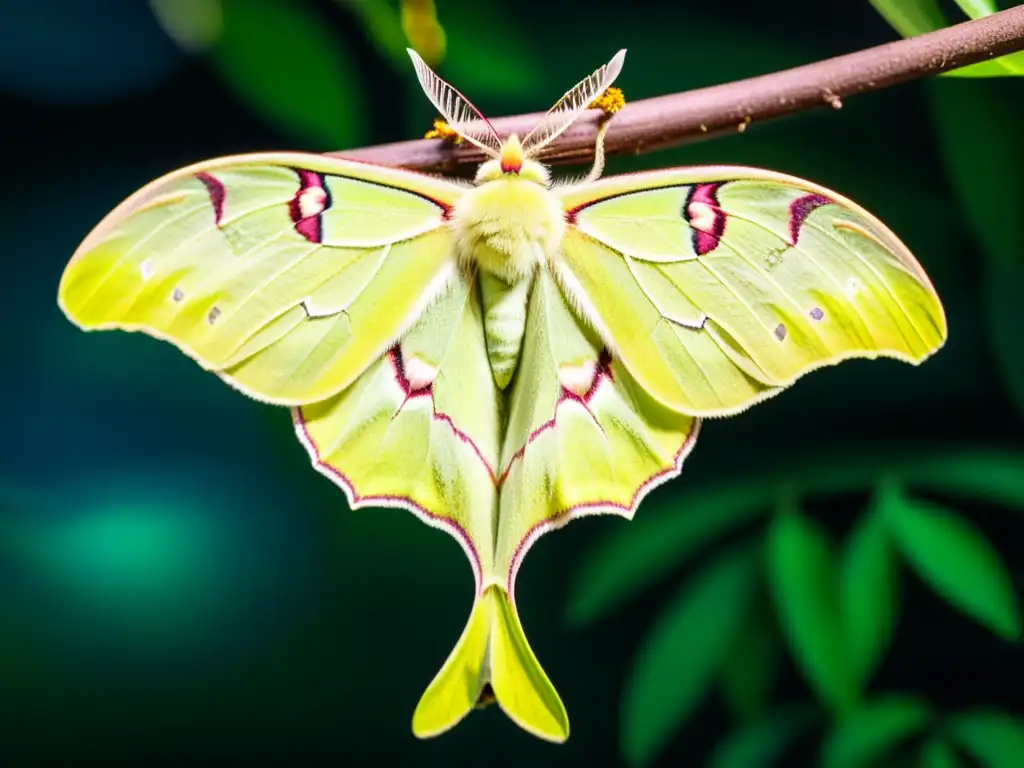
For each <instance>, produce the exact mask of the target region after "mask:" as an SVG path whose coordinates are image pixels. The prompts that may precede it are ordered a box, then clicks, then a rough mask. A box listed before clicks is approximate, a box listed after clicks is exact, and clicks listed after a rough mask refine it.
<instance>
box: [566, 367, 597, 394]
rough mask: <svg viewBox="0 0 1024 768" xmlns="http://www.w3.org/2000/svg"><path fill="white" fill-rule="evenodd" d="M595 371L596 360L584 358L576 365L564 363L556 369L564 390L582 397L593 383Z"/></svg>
mask: <svg viewBox="0 0 1024 768" xmlns="http://www.w3.org/2000/svg"><path fill="white" fill-rule="evenodd" d="M596 372H597V361H596V360H584V361H583V362H582V363H579V364H578V365H572V364H565V365H562V366H560V367H559V369H558V382H559V384H561V385H562V387H563V388H564V389H565V390H567V391H569V392H572V393H573V394H574V395H576V396H578V397H583V396H584V395H585V394H587V392H589V391H590V388H591V387H592V386H593V385H594V374H595V373H596Z"/></svg>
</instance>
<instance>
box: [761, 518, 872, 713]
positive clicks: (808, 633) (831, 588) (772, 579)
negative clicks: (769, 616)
mask: <svg viewBox="0 0 1024 768" xmlns="http://www.w3.org/2000/svg"><path fill="white" fill-rule="evenodd" d="M767 540H768V585H769V588H770V591H771V594H772V598H773V601H774V603H775V610H776V613H777V615H778V618H779V624H780V625H781V627H782V634H783V636H785V638H786V640H787V641H788V643H789V647H790V648H791V650H792V652H793V656H794V658H795V660H796V662H797V665H798V666H799V667H800V669H801V670H802V671H803V673H804V675H805V676H806V677H807V679H808V680H809V682H810V683H811V684H812V685H813V686H814V688H815V690H816V691H817V693H818V696H819V698H820V699H821V700H822V701H823V702H824V703H825V704H826V705H827V706H829V707H830V708H832V709H836V710H839V711H843V710H846V709H848V708H849V707H851V706H852V705H853V703H854V701H855V699H856V693H855V690H854V687H853V685H852V678H851V676H850V674H849V668H848V666H847V664H846V659H845V657H844V654H843V638H842V625H841V623H840V614H839V607H838V602H839V601H838V599H837V598H838V581H837V574H836V564H835V562H834V557H833V554H832V549H831V545H830V543H829V540H828V537H827V536H826V535H825V532H824V531H823V530H821V528H820V527H819V526H818V525H817V524H815V523H813V522H811V520H809V519H808V518H806V517H805V516H803V515H800V514H798V513H795V512H789V511H784V512H781V513H779V514H777V515H776V516H775V518H774V520H773V521H772V524H771V527H770V528H769V531H768V536H767Z"/></svg>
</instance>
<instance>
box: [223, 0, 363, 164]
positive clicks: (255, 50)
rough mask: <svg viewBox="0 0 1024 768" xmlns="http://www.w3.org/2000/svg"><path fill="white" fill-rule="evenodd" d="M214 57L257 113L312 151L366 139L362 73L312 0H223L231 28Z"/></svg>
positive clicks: (340, 147) (227, 25) (227, 78)
mask: <svg viewBox="0 0 1024 768" xmlns="http://www.w3.org/2000/svg"><path fill="white" fill-rule="evenodd" d="M211 58H212V62H213V64H214V66H215V68H216V70H217V72H218V73H219V74H220V76H221V77H222V78H223V79H224V80H225V82H226V83H227V84H228V85H229V86H230V87H231V88H232V89H233V90H234V91H235V92H236V93H237V94H238V95H239V96H240V97H241V98H242V99H244V100H245V102H246V103H247V104H248V105H249V107H250V108H251V109H252V110H253V111H254V112H256V113H258V114H259V115H261V116H262V117H263V118H265V119H266V120H268V121H269V122H270V123H272V124H274V125H275V126H277V127H278V128H279V129H281V130H283V131H285V132H287V133H290V134H292V135H294V136H296V137H297V138H298V139H300V140H302V141H305V142H309V143H310V144H311V146H310V147H309V148H310V149H315V150H325V151H326V150H334V149H345V148H346V147H352V146H355V145H357V144H359V143H360V142H361V139H362V136H363V135H364V125H365V121H366V106H365V104H364V101H363V92H362V87H361V86H362V79H361V78H360V76H359V72H358V70H357V69H356V68H355V67H354V66H353V64H352V62H351V61H350V59H349V57H348V56H347V54H346V52H345V51H344V49H343V48H342V47H341V40H340V39H336V38H335V37H334V36H333V35H332V34H331V33H330V26H329V25H328V24H326V23H325V21H324V20H323V19H321V18H320V17H319V16H318V15H317V14H316V13H314V12H313V10H312V7H311V6H309V5H307V4H306V3H282V2H278V1H277V0H224V31H223V34H222V36H221V38H220V40H219V41H218V42H217V44H216V45H215V46H214V48H213V49H212V51H211Z"/></svg>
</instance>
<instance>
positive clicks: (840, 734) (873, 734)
mask: <svg viewBox="0 0 1024 768" xmlns="http://www.w3.org/2000/svg"><path fill="white" fill-rule="evenodd" d="M929 717H930V713H929V709H928V705H927V704H925V703H924V702H922V701H920V700H919V699H916V698H913V697H909V696H898V695H892V696H886V697H884V698H878V699H875V700H873V701H870V702H865V703H864V704H863V705H862V706H860V707H858V708H857V709H856V710H855V711H853V712H851V713H850V714H849V715H848V716H846V717H844V718H842V719H841V720H839V721H838V722H837V723H836V724H835V726H834V727H833V728H832V730H831V732H829V734H828V735H827V736H826V737H825V739H824V741H823V742H822V745H821V766H822V768H860V766H864V767H865V768H867V767H868V766H872V765H876V764H877V762H878V761H879V760H880V759H881V758H882V757H883V756H884V755H885V754H886V753H887V752H889V751H890V750H892V749H893V748H895V747H896V746H897V745H898V744H899V743H900V742H901V741H903V740H904V739H906V738H908V737H910V736H913V735H914V734H916V733H917V732H918V731H920V730H922V729H923V728H924V726H925V724H926V723H927V722H928V719H929Z"/></svg>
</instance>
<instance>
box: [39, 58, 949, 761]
mask: <svg viewBox="0 0 1024 768" xmlns="http://www.w3.org/2000/svg"><path fill="white" fill-rule="evenodd" d="M409 53H410V56H411V57H412V60H413V64H414V67H415V70H416V73H417V76H418V78H419V81H420V84H421V85H422V87H423V90H424V92H425V93H426V95H427V97H428V98H429V99H430V101H431V102H432V103H433V104H434V106H435V107H436V108H437V110H438V111H439V112H440V113H441V115H442V116H443V117H444V119H445V120H446V121H447V122H448V124H449V125H450V126H451V128H452V129H453V130H454V131H455V133H457V134H458V136H460V137H461V139H463V140H465V141H468V142H470V143H472V144H474V145H476V146H477V147H478V148H480V149H481V150H482V151H483V152H485V153H486V155H487V157H488V158H489V159H487V160H486V161H485V162H483V163H482V164H481V165H480V167H479V170H478V171H477V173H476V177H475V179H474V181H473V182H472V183H469V182H464V181H458V180H452V179H446V178H438V177H434V176H430V175H425V174H421V173H416V172H413V171H408V170H401V169H396V168H390V167H381V166H375V165H370V164H364V163H358V162H352V161H347V160H343V159H336V158H333V157H328V156H322V155H316V154H304V153H297V152H281V153H260V154H246V155H238V156H233V157H225V158H220V159H215V160H210V161H207V162H201V163H199V164H196V165H192V166H189V167H186V168H182V169H180V170H177V171H174V172H172V173H169V174H168V175H166V176H164V177H162V178H160V179H158V180H156V181H154V182H152V183H150V184H149V185H147V186H145V187H143V188H142V189H141V190H139V191H138V192H136V193H135V194H133V195H131V196H130V197H129V198H128V199H127V200H125V201H124V202H123V203H121V204H120V205H119V206H118V207H117V208H115V209H114V210H113V211H112V212H111V213H110V214H109V215H108V216H107V217H106V218H104V219H103V220H102V221H101V222H100V223H99V224H98V225H97V226H96V227H95V229H93V230H92V232H91V233H90V234H89V235H88V236H87V237H86V238H85V240H84V241H83V242H82V244H81V245H80V246H79V248H78V249H77V251H76V252H75V254H74V256H73V257H72V259H71V261H70V262H69V264H68V265H67V268H66V270H65V271H64V273H63V277H62V279H61V283H60V288H59V304H60V307H61V308H62V309H63V311H64V312H65V314H66V315H67V317H68V318H69V319H70V320H71V321H72V322H74V323H76V324H77V325H79V326H80V327H82V328H84V329H88V330H96V329H111V328H118V329H122V330H128V331H141V332H143V333H146V334H149V335H151V336H154V337H157V338H160V339H164V340H166V341H169V342H171V343H172V344H174V345H176V346H177V347H178V348H179V349H181V350H182V351H183V352H185V353H186V354H187V355H189V356H190V357H192V358H193V359H194V360H195V361H196V362H198V363H199V365H201V366H202V367H203V368H205V369H207V370H209V371H212V372H213V373H215V374H216V375H217V376H219V377H220V378H221V379H223V380H224V381H226V382H227V383H228V384H230V385H231V386H233V387H235V388H237V389H238V390H240V391H241V392H243V393H245V394H246V395H249V396H251V397H253V398H256V399H257V400H261V401H263V402H267V403H273V404H277V405H281V406H288V407H289V408H290V409H291V412H292V415H293V420H294V425H295V430H296V433H297V435H298V438H299V440H300V441H301V442H302V444H303V445H304V446H305V448H306V450H307V451H308V452H309V455H310V457H311V460H312V463H313V465H314V466H315V468H316V469H317V470H319V471H320V472H321V473H323V474H324V475H326V476H327V477H329V478H330V479H332V480H333V481H334V482H336V483H337V484H338V485H339V486H340V487H341V488H342V489H343V490H344V492H345V494H346V495H347V497H348V501H349V504H350V506H351V507H353V508H358V507H365V506H370V507H399V508H402V509H406V510H409V511H411V512H412V513H413V514H415V515H417V516H418V517H419V518H420V519H421V520H423V521H424V522H426V523H427V524H429V525H432V526H435V527H437V528H440V529H442V530H445V531H447V532H448V533H450V534H451V535H452V536H454V537H455V539H456V540H457V541H458V542H459V544H460V545H461V546H462V548H463V550H464V551H465V553H466V555H467V557H468V559H469V562H470V565H471V566H472V570H473V575H474V580H475V590H474V599H473V604H472V608H471V611H470V618H469V621H468V623H467V625H466V627H465V629H464V631H463V632H462V635H461V637H460V638H459V639H458V641H457V643H456V645H455V648H454V650H453V651H452V652H451V655H450V656H449V657H448V659H447V661H446V662H445V663H444V665H443V667H442V668H441V670H440V672H438V673H437V675H436V677H434V679H433V681H432V682H431V683H430V684H429V686H428V687H427V689H426V691H425V693H424V694H423V696H422V698H421V699H420V702H419V704H418V706H417V707H416V710H415V713H414V715H413V721H412V727H413V731H414V733H415V734H416V735H417V736H420V737H428V736H433V735H435V734H439V733H441V732H443V731H445V730H447V729H449V728H451V727H452V726H454V725H455V724H456V723H458V722H459V721H460V720H461V719H462V718H463V717H464V716H465V715H466V714H467V713H468V712H469V711H470V710H471V709H473V708H474V707H475V706H477V705H480V704H483V703H487V702H489V701H491V700H496V701H497V703H498V704H499V706H500V707H501V709H503V710H504V711H505V713H506V714H507V715H508V716H509V717H510V718H511V719H512V720H513V721H514V722H516V723H517V724H518V725H519V726H521V727H522V728H524V729H526V730H527V731H529V732H530V733H533V734H535V735H537V736H539V737H541V738H544V739H548V740H551V741H555V742H559V741H564V740H565V739H566V738H567V737H568V734H569V721H568V716H567V714H566V710H565V707H564V706H563V704H562V702H561V700H560V699H559V696H558V694H557V692H556V691H555V689H554V687H553V686H552V684H551V682H550V681H549V679H548V677H547V675H546V674H545V673H544V671H543V669H542V668H541V666H540V664H539V663H538V661H537V659H536V657H535V656H534V654H533V652H532V650H531V649H530V646H529V644H528V642H527V640H526V636H525V634H524V632H523V628H522V626H521V624H520V621H519V618H518V614H517V611H516V602H515V581H516V574H517V572H518V570H519V567H520V565H521V564H522V561H523V557H524V556H525V554H526V553H527V551H528V550H529V549H530V547H531V545H532V544H533V543H534V542H535V541H536V540H537V538H538V537H539V536H541V535H542V534H544V533H546V532H548V531H550V530H553V529H555V528H558V527H560V526H562V525H564V524H565V523H567V522H569V521H570V520H572V519H575V518H577V517H581V516H584V515H589V514H595V513H612V514H618V515H622V516H625V517H627V518H631V517H632V516H633V514H634V512H635V511H636V509H637V506H638V505H639V504H640V501H641V500H642V499H643V497H644V495H645V494H647V493H648V492H649V491H650V490H651V489H652V488H654V487H655V486H657V485H659V484H660V483H663V482H665V481H666V480H668V479H670V478H672V477H675V476H676V475H678V474H679V472H680V468H681V466H682V463H683V460H684V459H685V458H686V456H687V454H688V453H689V452H690V450H691V449H692V448H693V446H694V442H695V440H696V439H697V434H698V430H699V428H700V424H701V420H702V419H704V418H708V417H720V416H728V415H731V414H736V413H739V412H740V411H742V410H744V409H745V408H748V407H749V406H751V405H754V404H755V403H759V402H761V401H763V400H766V399H768V398H770V397H772V396H773V395H776V394H778V393H779V392H781V391H782V390H784V389H786V388H787V387H789V386H790V385H791V384H793V382H794V381H796V379H798V378H799V377H800V376H802V375H803V374H805V373H807V372H808V371H812V370H814V369H815V368H818V367H821V366H825V365H831V364H835V363H838V362H839V361H841V360H845V359H847V358H851V357H867V358H874V357H877V356H887V357H893V358H897V359H900V360H904V361H907V362H909V363H914V364H917V363H920V362H921V361H923V360H924V359H925V358H927V357H928V356H929V355H931V354H932V353H933V352H935V351H936V350H937V349H939V347H941V346H942V344H943V342H944V340H945V337H946V320H945V317H944V313H943V309H942V306H941V304H940V302H939V299H938V296H937V295H936V292H935V290H934V288H933V287H932V284H931V282H930V281H929V279H928V277H927V275H926V274H925V272H924V271H923V270H922V268H921V267H920V265H919V264H918V262H917V261H916V260H915V258H914V257H913V255H911V253H910V251H909V250H908V249H907V248H906V246H904V245H903V243H901V242H900V240H899V239H897V237H896V236H895V235H894V234H893V233H892V232H891V231H890V230H889V229H888V228H887V227H886V226H885V225H883V224H882V223H881V222H880V221H879V220H878V219H877V218H875V217H874V216H873V215H871V214H870V213H868V212H867V211H865V210H864V209H863V208H861V207H859V206H858V205H856V204H855V203H853V202H851V201H850V200H848V199H846V198H844V197H842V196H841V195H839V194H837V193H835V192H833V191H831V190H829V189H826V188H824V187H821V186H818V185H817V184H813V183H811V182H809V181H804V180H802V179H798V178H794V177H791V176H787V175H784V174H781V173H774V172H771V171H766V170H761V169H757V168H745V167H730V166H708V167H684V168H673V169H667V170H659V171H652V172H645V173H634V174H629V175H623V176H613V177H608V178H600V174H601V171H602V169H603V136H604V133H603V131H602V132H601V133H600V134H599V137H598V143H597V146H596V151H595V156H596V161H595V163H594V167H593V169H592V170H591V172H590V173H589V174H588V175H587V176H586V177H584V178H583V179H580V180H576V181H555V180H553V179H552V178H551V175H550V172H549V169H548V168H547V167H546V166H545V165H543V164H542V163H541V162H539V161H538V159H537V158H538V157H539V156H540V153H541V151H542V150H543V149H544V148H545V147H546V146H547V145H549V144H550V143H551V142H552V141H554V140H555V139H556V138H557V137H558V136H559V135H561V134H562V132H564V131H565V130H566V129H567V128H568V127H569V126H570V125H571V124H572V123H573V122H574V121H575V120H576V119H577V118H578V117H579V116H580V115H581V114H582V113H583V112H584V111H585V110H586V109H587V108H588V106H589V105H590V104H591V103H592V101H593V100H594V99H595V97H597V96H599V95H600V94H602V93H604V92H605V90H606V89H607V88H608V87H609V86H610V85H611V83H612V82H613V81H614V80H615V78H616V76H617V75H618V74H619V72H620V70H621V68H622V65H623V61H624V57H625V51H620V52H619V53H618V54H616V55H615V57H614V58H612V59H611V61H610V62H609V63H608V64H606V65H605V66H603V67H601V68H600V69H598V70H597V71H595V72H594V73H593V74H591V75H590V76H589V77H587V78H585V79H584V80H582V81H581V82H580V83H579V84H578V85H576V86H575V87H574V88H572V89H571V90H570V91H568V92H567V93H566V94H565V95H564V96H563V97H562V98H561V99H560V100H559V101H558V102H557V103H556V104H555V105H554V106H553V107H552V108H551V110H550V111H549V112H548V113H547V114H546V115H545V116H544V118H543V119H542V120H541V121H540V123H539V124H538V125H537V127H536V128H535V129H534V130H533V131H532V132H530V133H529V134H527V135H526V136H524V137H523V138H522V139H520V138H519V137H517V136H515V135H512V136H508V137H506V138H502V137H500V136H499V135H498V133H497V132H496V131H495V129H494V128H493V126H492V125H491V123H490V122H489V121H488V120H487V119H486V118H485V117H484V116H483V115H482V114H480V112H479V111H478V110H477V109H476V108H475V107H473V106H472V104H470V102H469V101H467V100H466V99H465V97H463V96H462V94H460V93H459V92H458V91H457V90H455V89H454V88H453V87H452V86H450V85H449V84H448V83H446V82H445V81H444V80H442V79H441V78H440V77H438V76H437V75H436V74H435V73H434V72H433V71H431V70H430V68H429V67H427V65H426V64H425V63H424V62H423V60H422V59H421V58H420V57H419V56H417V55H416V54H415V53H414V52H413V51H410V52H409Z"/></svg>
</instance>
